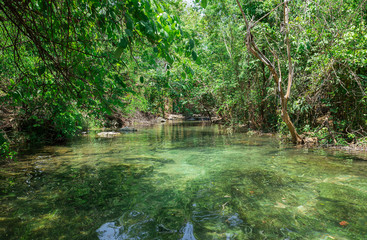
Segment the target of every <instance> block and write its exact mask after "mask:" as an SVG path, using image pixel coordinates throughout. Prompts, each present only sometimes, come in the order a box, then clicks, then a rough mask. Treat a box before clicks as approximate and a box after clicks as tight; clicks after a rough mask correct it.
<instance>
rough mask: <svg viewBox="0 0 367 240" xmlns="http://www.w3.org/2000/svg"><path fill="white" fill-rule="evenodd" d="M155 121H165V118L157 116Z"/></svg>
mask: <svg viewBox="0 0 367 240" xmlns="http://www.w3.org/2000/svg"><path fill="white" fill-rule="evenodd" d="M157 121H158V122H166V119H164V118H162V117H158V118H157Z"/></svg>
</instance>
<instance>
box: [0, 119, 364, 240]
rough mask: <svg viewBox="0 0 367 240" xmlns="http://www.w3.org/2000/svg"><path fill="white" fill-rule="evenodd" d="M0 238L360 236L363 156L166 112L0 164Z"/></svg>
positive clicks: (186, 238)
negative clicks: (167, 119) (171, 117)
mask: <svg viewBox="0 0 367 240" xmlns="http://www.w3.org/2000/svg"><path fill="white" fill-rule="evenodd" d="M0 194H1V195H0V239H103V240H107V239H182V240H194V239H197V240H200V239H367V162H365V161H361V159H359V158H356V157H354V156H348V155H344V154H340V153H339V154H335V153H332V152H327V151H324V150H317V149H314V150H312V149H305V148H296V147H294V146H287V145H281V144H279V143H278V141H277V139H276V138H272V137H259V136H248V135H246V134H243V133H238V134H231V135H229V134H226V133H225V132H224V131H221V129H220V128H219V127H218V126H210V125H206V124H201V123H196V124H193V123H179V124H165V125H160V126H155V127H153V128H146V129H140V131H138V132H136V133H129V134H122V135H121V136H118V137H115V138H111V139H106V138H96V136H95V135H94V134H90V135H89V136H87V137H83V138H81V139H79V140H77V141H74V142H72V143H70V144H68V145H66V146H52V147H44V148H43V149H39V150H37V151H36V152H35V153H32V154H28V155H24V156H22V157H21V159H20V160H18V161H17V162H15V163H12V164H7V165H3V166H1V171H0Z"/></svg>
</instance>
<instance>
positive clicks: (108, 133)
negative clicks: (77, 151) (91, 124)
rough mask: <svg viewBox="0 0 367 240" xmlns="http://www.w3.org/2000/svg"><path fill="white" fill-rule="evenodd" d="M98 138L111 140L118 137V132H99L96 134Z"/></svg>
mask: <svg viewBox="0 0 367 240" xmlns="http://www.w3.org/2000/svg"><path fill="white" fill-rule="evenodd" d="M97 135H98V137H105V138H111V137H115V136H118V135H120V133H119V132H100V133H97Z"/></svg>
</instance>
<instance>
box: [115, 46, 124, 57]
mask: <svg viewBox="0 0 367 240" xmlns="http://www.w3.org/2000/svg"><path fill="white" fill-rule="evenodd" d="M123 51H124V48H123V47H118V48H117V49H116V50H115V52H114V53H113V57H114V58H120V56H121V54H122V52H123Z"/></svg>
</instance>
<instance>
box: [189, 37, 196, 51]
mask: <svg viewBox="0 0 367 240" xmlns="http://www.w3.org/2000/svg"><path fill="white" fill-rule="evenodd" d="M189 46H190V49H193V48H194V47H195V42H194V40H193V39H190V40H189Z"/></svg>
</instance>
